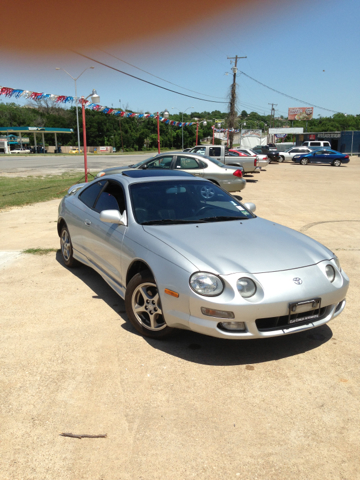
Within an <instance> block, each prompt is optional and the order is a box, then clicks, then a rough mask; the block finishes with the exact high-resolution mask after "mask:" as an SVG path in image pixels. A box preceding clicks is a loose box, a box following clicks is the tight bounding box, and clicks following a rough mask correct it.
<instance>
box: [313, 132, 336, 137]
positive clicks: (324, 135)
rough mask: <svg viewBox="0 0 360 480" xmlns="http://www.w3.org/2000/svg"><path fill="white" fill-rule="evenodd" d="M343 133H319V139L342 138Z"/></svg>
mask: <svg viewBox="0 0 360 480" xmlns="http://www.w3.org/2000/svg"><path fill="white" fill-rule="evenodd" d="M340 137H341V132H333V133H318V138H340Z"/></svg>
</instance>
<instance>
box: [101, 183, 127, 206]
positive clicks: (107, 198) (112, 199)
mask: <svg viewBox="0 0 360 480" xmlns="http://www.w3.org/2000/svg"><path fill="white" fill-rule="evenodd" d="M95 210H96V211H97V212H98V213H100V212H102V211H103V210H119V212H120V213H121V214H122V213H123V211H124V210H125V197H124V192H123V189H122V187H121V185H120V184H118V183H116V182H109V183H108V184H107V185H106V187H105V188H104V190H103V191H102V192H101V194H100V196H99V198H98V199H97V201H96V204H95Z"/></svg>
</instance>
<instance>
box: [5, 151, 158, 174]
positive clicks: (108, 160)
mask: <svg viewBox="0 0 360 480" xmlns="http://www.w3.org/2000/svg"><path fill="white" fill-rule="evenodd" d="M153 155H155V153H144V154H139V155H138V154H134V155H94V154H92V155H88V157H87V159H88V160H87V161H88V170H90V172H91V171H94V172H97V171H99V170H102V169H103V168H108V167H117V166H120V165H131V164H133V163H137V162H140V161H141V160H144V159H146V158H149V157H151V156H153ZM83 170H84V157H83V156H81V155H74V156H70V155H61V154H60V155H50V154H49V155H47V154H45V155H27V156H22V155H21V156H20V155H12V156H7V155H6V156H4V155H3V156H0V175H4V174H7V175H24V176H27V175H44V174H58V173H62V172H66V171H83Z"/></svg>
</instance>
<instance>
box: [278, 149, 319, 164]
mask: <svg viewBox="0 0 360 480" xmlns="http://www.w3.org/2000/svg"><path fill="white" fill-rule="evenodd" d="M310 152H312V149H311V148H309V147H291V148H288V149H287V150H285V152H280V159H279V162H291V161H292V159H293V157H294V155H297V154H299V153H301V154H306V153H310Z"/></svg>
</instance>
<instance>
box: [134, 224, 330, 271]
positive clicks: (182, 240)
mask: <svg viewBox="0 0 360 480" xmlns="http://www.w3.org/2000/svg"><path fill="white" fill-rule="evenodd" d="M143 228H144V230H145V232H147V233H148V234H150V235H152V236H154V237H156V238H157V239H159V240H161V241H162V242H164V243H166V244H167V245H169V246H170V247H172V249H174V250H176V251H177V252H178V253H179V254H181V255H182V256H183V257H185V258H186V259H188V260H189V261H190V262H191V263H192V264H194V265H195V266H196V267H197V268H198V269H199V270H204V271H211V272H214V273H218V274H220V275H229V274H232V273H237V272H242V273H252V274H256V273H265V272H275V271H281V270H290V269H293V268H301V267H305V266H308V265H314V264H316V263H318V262H320V261H322V260H325V259H330V258H332V257H333V256H334V254H333V253H332V252H331V251H330V250H329V249H327V248H326V247H324V246H323V245H321V244H320V243H318V242H316V241H315V240H313V239H311V238H310V237H307V236H306V235H303V234H301V233H299V232H296V231H295V230H292V229H290V228H287V227H284V226H282V225H279V224H276V223H273V222H270V221H268V220H264V219H261V218H258V217H257V218H253V219H249V220H242V221H229V222H221V223H219V222H217V223H198V224H188V225H156V226H153V225H152V226H144V227H143ZM159 250H161V248H160V249H159ZM160 254H161V253H160Z"/></svg>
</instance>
